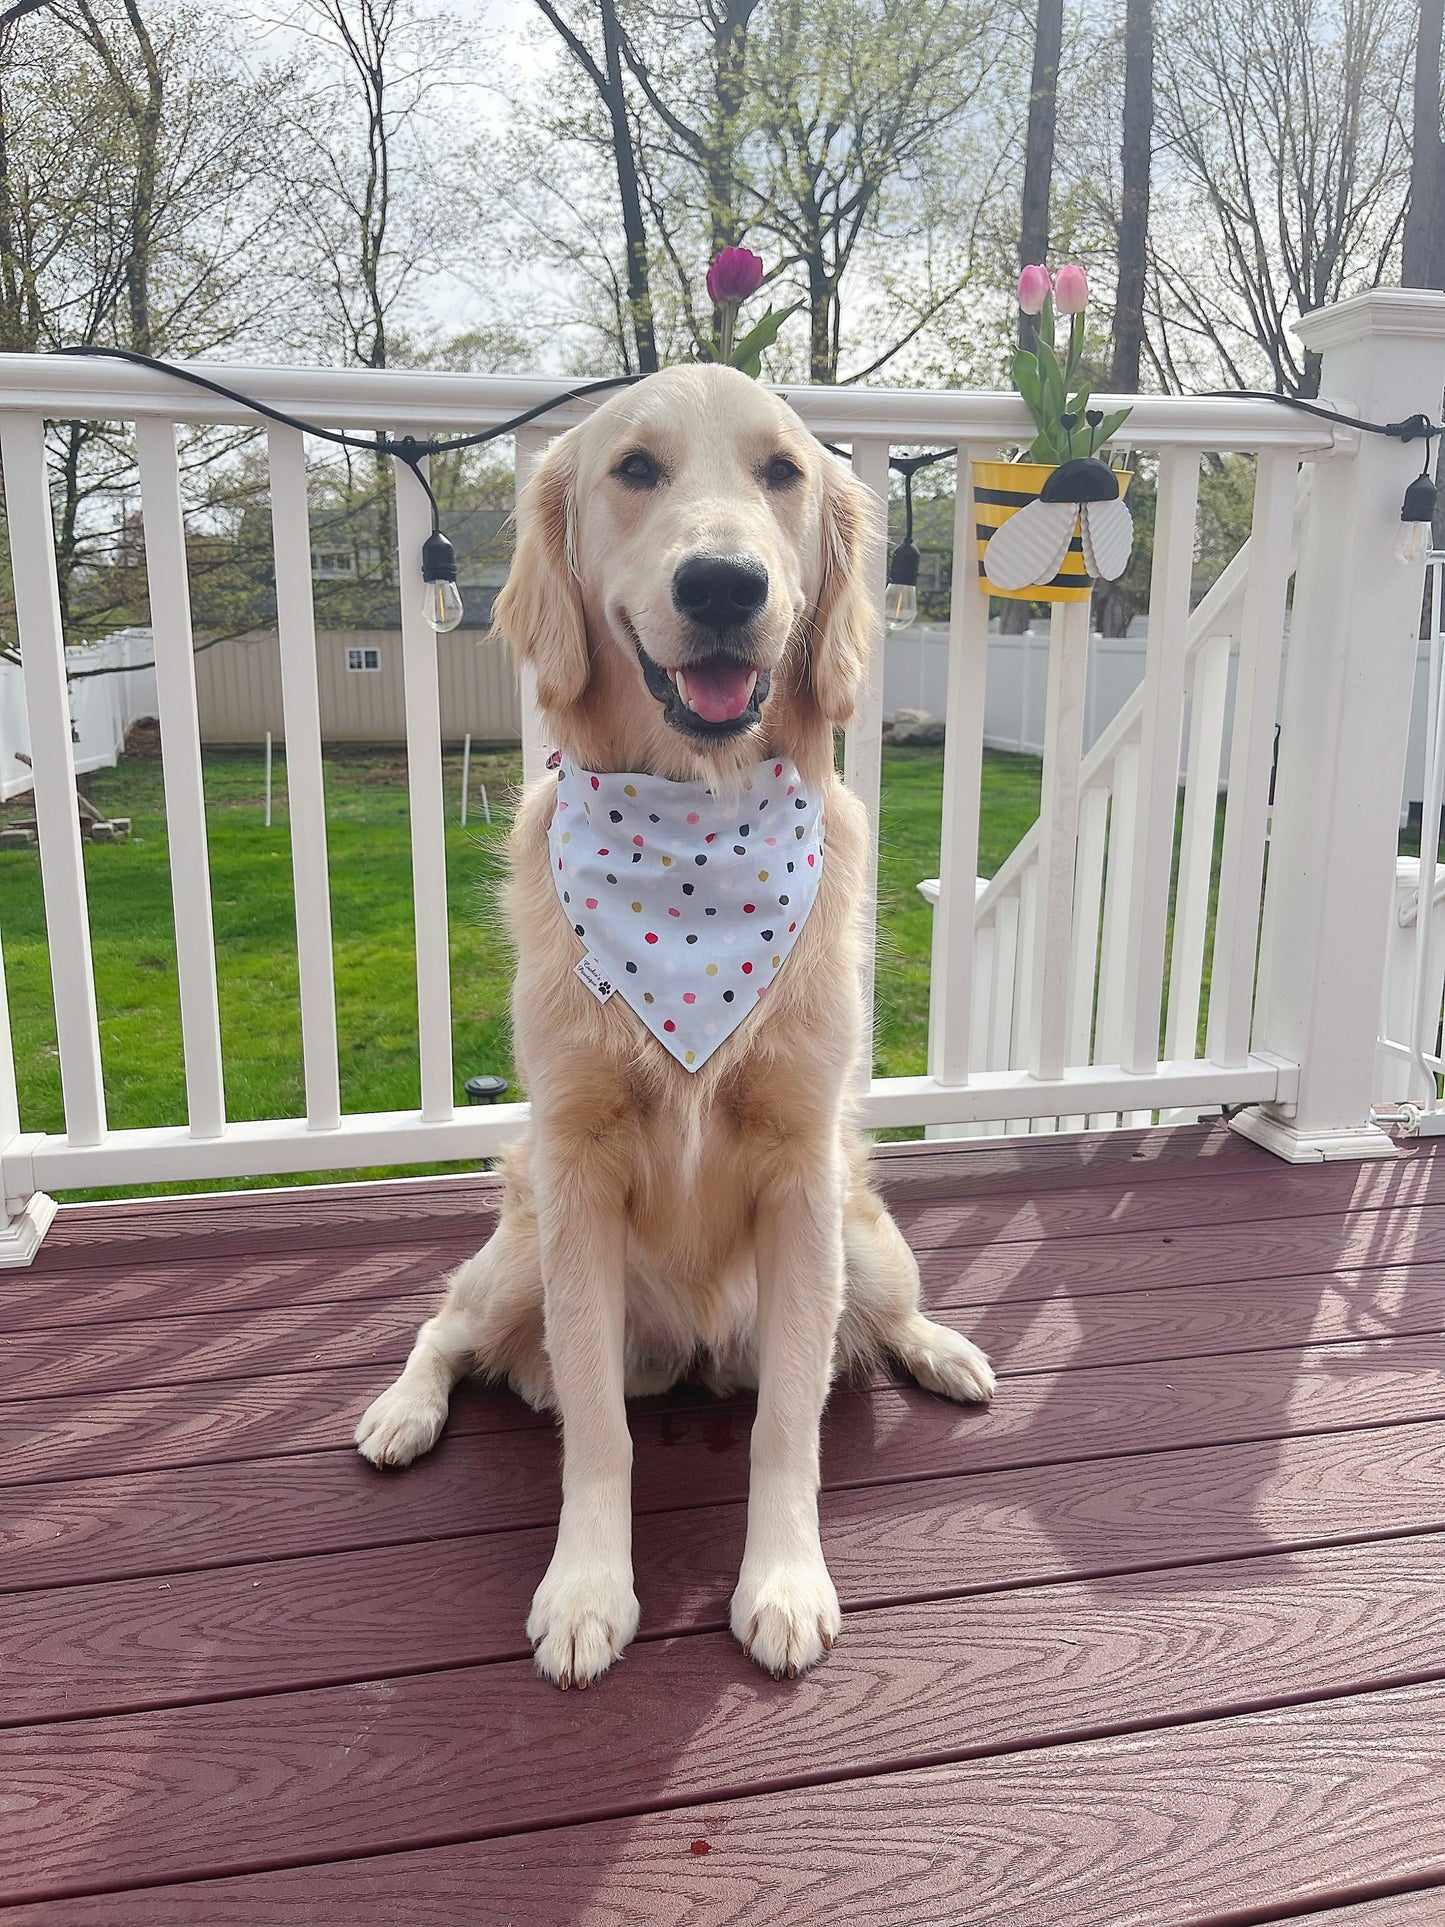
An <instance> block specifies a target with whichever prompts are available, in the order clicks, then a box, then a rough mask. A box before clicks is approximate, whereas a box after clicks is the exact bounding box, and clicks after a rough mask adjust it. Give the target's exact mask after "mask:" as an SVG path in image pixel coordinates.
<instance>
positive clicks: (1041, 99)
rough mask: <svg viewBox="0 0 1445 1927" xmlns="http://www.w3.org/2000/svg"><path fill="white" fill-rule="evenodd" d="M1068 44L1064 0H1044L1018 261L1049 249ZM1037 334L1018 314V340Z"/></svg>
mask: <svg viewBox="0 0 1445 1927" xmlns="http://www.w3.org/2000/svg"><path fill="white" fill-rule="evenodd" d="M1063 45H1064V0H1039V11H1038V21H1037V25H1036V26H1035V29H1034V72H1033V81H1032V83H1031V85H1030V88H1029V126H1028V138H1027V142H1026V144H1025V148H1024V192H1023V207H1022V219H1021V221H1020V223H1019V266H1020V267H1021V268H1026V267H1028V266H1029V265H1030V264H1031V263H1033V262H1035V261H1043V260H1045V259H1046V257H1047V255H1048V252H1049V195H1050V189H1051V187H1052V185H1053V173H1054V124H1055V121H1056V119H1057V115H1058V98H1059V60H1060V57H1061V55H1062V52H1063ZM1037 334H1038V322H1037V320H1036V319H1035V317H1034V316H1033V315H1021V316H1020V318H1019V340H1020V342H1021V343H1022V345H1023V346H1024V347H1025V348H1032V347H1033V345H1034V341H1035V339H1036V337H1037Z"/></svg>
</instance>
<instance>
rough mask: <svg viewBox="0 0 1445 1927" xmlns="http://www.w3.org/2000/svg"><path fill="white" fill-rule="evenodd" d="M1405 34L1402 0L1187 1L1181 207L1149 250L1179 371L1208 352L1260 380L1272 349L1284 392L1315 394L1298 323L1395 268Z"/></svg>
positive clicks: (1174, 156) (1175, 53)
mask: <svg viewBox="0 0 1445 1927" xmlns="http://www.w3.org/2000/svg"><path fill="white" fill-rule="evenodd" d="M1410 40H1411V36H1410V32H1409V21H1408V14H1407V8H1406V4H1405V0H1254V4H1252V5H1250V6H1248V7H1218V6H1216V5H1215V4H1214V3H1213V0H1174V4H1173V5H1172V7H1171V8H1170V10H1169V11H1168V13H1167V14H1166V15H1165V31H1164V33H1163V34H1162V35H1161V38H1160V41H1159V50H1160V54H1161V56H1162V58H1161V74H1160V80H1161V85H1160V90H1159V96H1158V111H1159V115H1160V119H1161V123H1162V127H1163V132H1164V134H1165V137H1166V141H1167V145H1168V150H1169V152H1170V155H1171V164H1172V175H1173V178H1172V180H1171V183H1170V185H1171V188H1172V190H1173V194H1172V200H1173V206H1172V209H1171V218H1170V219H1169V221H1167V222H1156V223H1155V236H1154V246H1153V249H1152V253H1151V277H1152V281H1153V288H1152V291H1151V292H1152V300H1153V304H1154V306H1155V309H1156V314H1157V316H1158V320H1159V322H1160V324H1161V326H1160V328H1159V330H1158V331H1157V335H1156V338H1155V340H1154V341H1153V342H1152V343H1151V349H1152V351H1153V352H1154V353H1155V354H1156V356H1157V358H1158V366H1159V369H1160V372H1161V373H1162V374H1163V375H1164V376H1165V378H1166V379H1167V380H1172V381H1176V382H1182V381H1184V380H1187V379H1188V378H1189V376H1190V374H1191V373H1192V372H1193V370H1194V369H1195V368H1197V367H1198V366H1199V365H1200V363H1201V361H1202V362H1203V364H1204V365H1206V366H1207V365H1208V364H1209V363H1211V362H1212V363H1213V367H1214V369H1215V370H1216V371H1218V370H1222V371H1223V372H1224V373H1225V374H1226V375H1227V376H1228V377H1229V378H1230V379H1231V380H1233V381H1235V382H1237V383H1241V384H1243V385H1252V384H1253V383H1254V382H1256V381H1257V380H1258V374H1257V372H1256V371H1257V369H1258V368H1259V366H1260V364H1261V363H1262V364H1263V368H1264V370H1265V378H1266V379H1267V380H1268V381H1269V382H1270V383H1272V384H1273V385H1274V386H1275V387H1276V388H1278V389H1279V390H1280V391H1281V392H1282V393H1288V394H1296V395H1312V394H1314V393H1315V392H1316V389H1317V386H1318V382H1319V365H1318V357H1317V356H1312V355H1305V354H1303V353H1302V352H1301V351H1300V350H1299V348H1298V346H1297V344H1296V342H1295V339H1294V337H1293V335H1292V333H1291V327H1290V324H1291V323H1292V321H1294V320H1295V318H1296V317H1297V316H1299V315H1300V314H1303V313H1308V312H1309V311H1310V310H1311V309H1314V308H1318V307H1321V306H1323V305H1324V304H1326V303H1327V302H1331V301H1336V300H1338V299H1339V298H1340V297H1341V296H1342V295H1344V294H1347V293H1349V292H1351V291H1352V290H1354V289H1357V288H1365V287H1373V286H1377V285H1378V284H1379V283H1380V282H1381V281H1382V280H1384V279H1385V278H1386V277H1387V275H1388V273H1389V271H1390V267H1391V264H1392V262H1393V260H1394V258H1395V252H1396V249H1397V248H1398V246H1399V242H1400V233H1401V228H1402V225H1403V218H1404V205H1405V174H1406V169H1407V165H1408V158H1407V154H1406V144H1405V134H1404V102H1405V94H1406V91H1407V85H1408V82H1407V73H1408V68H1409V64H1410V53H1409V49H1410ZM1181 356H1182V357H1183V363H1182V365H1181Z"/></svg>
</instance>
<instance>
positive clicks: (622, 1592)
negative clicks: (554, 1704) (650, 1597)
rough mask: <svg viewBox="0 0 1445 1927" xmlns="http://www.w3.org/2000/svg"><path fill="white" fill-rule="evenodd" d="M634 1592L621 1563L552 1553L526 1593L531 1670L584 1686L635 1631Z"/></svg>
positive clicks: (602, 1670)
mask: <svg viewBox="0 0 1445 1927" xmlns="http://www.w3.org/2000/svg"><path fill="white" fill-rule="evenodd" d="M637 1621H638V1606H637V1595H636V1593H635V1592H634V1591H633V1590H632V1576H631V1574H630V1573H629V1572H627V1571H626V1570H625V1569H623V1570H614V1569H613V1568H611V1567H608V1566H598V1565H574V1564H572V1563H571V1562H570V1561H569V1562H567V1563H563V1562H562V1561H561V1560H559V1559H553V1561H552V1563H551V1565H550V1566H549V1567H548V1568H547V1576H546V1577H545V1578H544V1579H543V1581H542V1583H541V1585H540V1586H538V1588H537V1591H536V1593H535V1595H534V1596H533V1599H532V1611H531V1613H530V1615H529V1616H528V1619H527V1637H528V1639H530V1640H531V1642H532V1653H533V1657H534V1658H535V1660H536V1662H537V1671H538V1672H539V1673H540V1674H541V1675H542V1676H543V1678H544V1679H550V1680H555V1681H556V1682H557V1684H558V1685H559V1686H560V1687H561V1688H562V1690H563V1692H564V1693H565V1692H566V1690H567V1688H568V1687H569V1686H576V1687H579V1688H581V1689H582V1690H584V1691H585V1690H586V1687H587V1685H588V1683H589V1682H590V1681H591V1680H594V1679H597V1678H599V1677H600V1675H601V1674H603V1673H605V1672H606V1671H607V1669H608V1667H609V1666H610V1665H611V1664H612V1662H613V1660H614V1659H620V1658H621V1657H622V1650H623V1648H624V1647H625V1646H628V1645H630V1644H631V1641H632V1638H633V1635H634V1634H635V1633H636V1631H637Z"/></svg>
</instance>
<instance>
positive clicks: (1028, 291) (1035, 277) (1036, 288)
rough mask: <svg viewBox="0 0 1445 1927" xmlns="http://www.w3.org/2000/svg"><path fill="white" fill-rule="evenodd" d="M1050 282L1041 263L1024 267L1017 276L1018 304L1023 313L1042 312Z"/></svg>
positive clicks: (1046, 271)
mask: <svg viewBox="0 0 1445 1927" xmlns="http://www.w3.org/2000/svg"><path fill="white" fill-rule="evenodd" d="M1051 286H1052V283H1051V282H1050V280H1049V271H1048V269H1047V268H1046V267H1044V266H1042V264H1039V265H1036V266H1034V267H1031V268H1025V269H1024V271H1023V273H1022V274H1021V275H1020V276H1019V306H1020V307H1021V308H1022V309H1023V311H1024V313H1025V314H1042V313H1043V307H1044V302H1045V301H1046V300H1047V299H1048V295H1049V289H1050V287H1051Z"/></svg>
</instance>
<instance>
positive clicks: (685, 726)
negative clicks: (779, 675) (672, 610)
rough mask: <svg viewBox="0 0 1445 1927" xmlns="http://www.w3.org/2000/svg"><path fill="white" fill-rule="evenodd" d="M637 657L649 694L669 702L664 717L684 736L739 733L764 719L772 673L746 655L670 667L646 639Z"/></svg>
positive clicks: (659, 700) (663, 703) (661, 701)
mask: <svg viewBox="0 0 1445 1927" xmlns="http://www.w3.org/2000/svg"><path fill="white" fill-rule="evenodd" d="M633 641H634V642H636V641H637V639H636V637H634V638H633ZM637 656H638V660H639V662H641V664H642V674H643V679H644V681H645V682H646V684H647V687H648V691H649V693H650V694H651V695H652V696H654V697H655V698H656V699H657V701H658V702H660V703H661V704H662V705H663V716H664V720H665V721H667V722H668V723H670V724H671V725H672V727H673V728H674V729H675V730H678V731H679V732H680V733H681V734H682V735H684V736H704V737H708V738H712V739H714V740H715V739H716V738H718V737H725V736H736V735H739V734H740V733H741V732H742V731H743V730H745V729H749V728H751V726H752V725H753V724H754V723H755V722H757V721H758V719H759V716H760V715H761V712H762V706H763V704H764V703H765V702H766V701H767V699H768V690H769V688H770V686H771V682H772V674H771V671H769V670H767V669H759V668H758V667H757V665H756V664H755V663H750V662H747V661H745V660H744V659H743V658H742V657H740V656H733V655H727V654H723V653H719V654H718V655H715V656H704V657H702V658H701V659H700V660H699V661H697V662H689V663H686V664H683V665H681V666H679V667H678V668H676V669H664V668H663V667H662V666H661V665H660V664H659V663H655V662H654V661H653V660H652V658H651V656H649V655H648V653H647V651H646V650H645V649H644V648H643V646H642V644H641V643H640V642H637Z"/></svg>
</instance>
